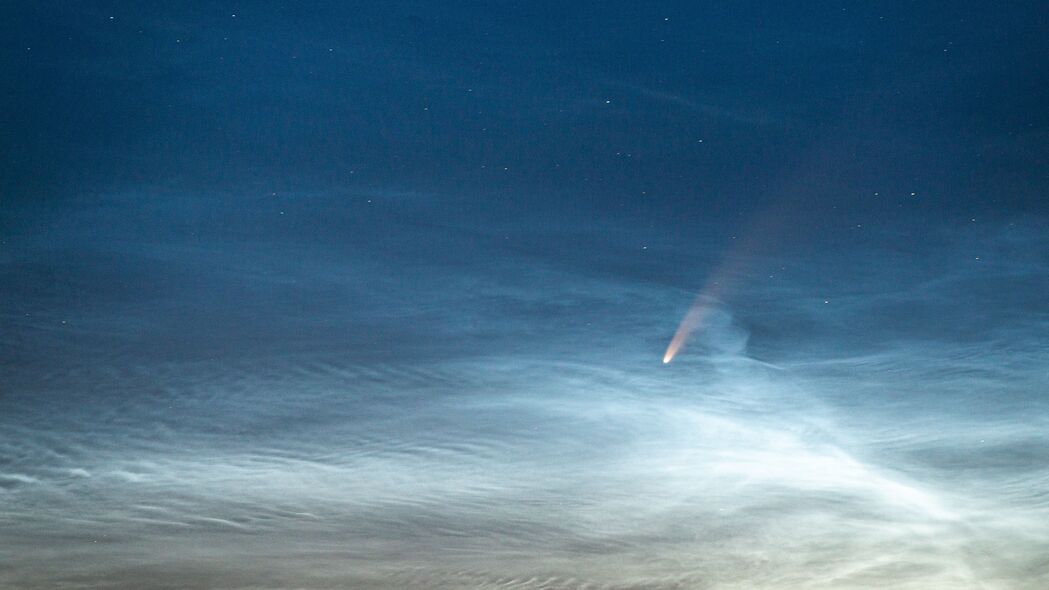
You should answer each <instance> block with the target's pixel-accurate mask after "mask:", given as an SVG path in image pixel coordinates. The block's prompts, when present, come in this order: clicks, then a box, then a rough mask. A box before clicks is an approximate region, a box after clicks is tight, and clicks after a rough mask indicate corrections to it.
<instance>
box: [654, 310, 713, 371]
mask: <svg viewBox="0 0 1049 590" xmlns="http://www.w3.org/2000/svg"><path fill="white" fill-rule="evenodd" d="M710 306H711V300H710V297H709V296H707V295H705V294H703V293H700V295H699V296H698V297H696V300H695V301H694V302H693V303H692V307H691V308H689V310H688V313H686V314H685V317H684V318H682V319H681V324H680V325H679V326H678V328H677V331H676V332H674V337H673V338H671V339H670V344H669V345H668V346H667V351H666V352H665V353H663V364H664V365H666V364H669V363H670V361H672V360H674V357H675V356H677V353H678V352H680V351H681V347H683V346H684V345H685V342H686V341H687V340H688V338H689V336H691V335H692V333H693V332H695V331H696V330H697V329H699V327H700V326H702V325H703V320H704V319H705V318H706V317H707V314H708V313H709V312H710Z"/></svg>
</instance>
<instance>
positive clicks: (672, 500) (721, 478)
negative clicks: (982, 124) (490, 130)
mask: <svg viewBox="0 0 1049 590" xmlns="http://www.w3.org/2000/svg"><path fill="white" fill-rule="evenodd" d="M157 203H160V204H161V205H159V206H158V205H157ZM376 205H384V207H383V208H377V207H376ZM13 215H20V216H21V217H19V218H18V219H17V223H14V222H11V219H12V217H11V216H13ZM453 217H454V216H452V215H446V216H444V217H442V215H440V214H436V213H434V212H433V211H428V210H425V206H423V205H420V204H419V203H417V202H414V201H413V199H412V198H411V196H410V195H403V194H393V193H388V192H382V191H379V192H371V193H368V194H354V195H343V196H340V197H338V198H335V197H331V196H325V197H319V196H302V195H299V196H278V197H266V198H261V197H260V198H250V199H249V198H236V199H234V198H220V197H216V198H209V199H204V198H201V197H183V196H172V195H165V196H164V197H163V198H158V197H157V196H156V195H137V194H133V195H121V196H112V197H106V198H100V199H98V200H93V201H90V202H84V203H79V204H73V205H70V204H68V203H67V204H66V205H65V206H63V207H62V208H61V209H60V210H58V211H57V212H56V211H51V210H47V209H25V210H23V211H21V212H19V213H11V214H9V216H8V222H9V223H8V225H9V227H17V228H19V229H18V232H17V233H16V234H13V235H11V237H10V238H9V239H11V240H13V241H17V243H18V244H20V248H19V249H17V250H12V249H9V250H7V251H6V253H5V255H4V258H3V260H2V265H0V280H2V282H3V284H4V285H5V287H4V290H3V297H4V300H3V309H4V317H3V322H4V325H5V330H4V340H3V344H2V358H3V363H4V364H3V372H4V383H5V384H4V394H3V397H2V398H0V559H2V562H3V563H5V565H4V566H3V567H2V568H0V584H2V585H4V586H5V587H12V588H15V587H18V588H54V587H64V588H128V587H136V588H231V589H232V588H239V589H246V588H303V589H322V588H522V589H525V588H559V589H560V588H563V589H569V588H580V589H581V588H624V589H626V588H651V589H663V588H665V589H670V588H777V589H781V588H870V587H875V586H877V587H892V588H915V589H928V588H936V589H953V588H958V589H971V588H986V589H998V588H1001V589H1006V588H1010V589H1012V588H1030V589H1036V588H1044V587H1046V585H1049V562H1047V558H1046V556H1047V555H1049V527H1046V526H1045V523H1046V522H1049V499H1047V490H1049V461H1047V459H1046V458H1047V457H1049V434H1047V433H1049V402H1047V400H1046V397H1045V385H1046V366H1047V365H1046V362H1045V361H1046V359H1047V358H1049V315H1047V312H1049V310H1047V308H1046V301H1045V293H1047V292H1049V282H1047V279H1046V277H1049V258H1047V256H1046V252H1049V240H1047V239H1046V237H1045V236H1046V235H1047V234H1046V233H1045V232H1044V231H1042V230H1044V228H1041V227H1036V226H1034V225H1032V224H1030V223H1027V224H1024V223H1019V222H1001V223H997V222H996V223H987V224H976V223H973V224H971V225H966V226H963V225H956V226H946V225H945V226H940V227H936V228H924V231H925V233H924V234H923V237H922V239H921V240H920V241H908V240H902V241H901V240H897V239H893V238H892V236H891V235H888V234H886V235H882V236H879V239H878V240H868V241H863V240H862V239H854V238H852V237H848V238H847V239H846V238H843V240H842V242H841V243H842V244H848V247H847V248H846V249H840V248H826V249H824V250H821V251H820V252H812V251H809V250H805V246H803V245H797V244H795V245H793V246H791V247H782V246H781V247H777V248H771V249H765V250H761V249H760V248H759V249H756V250H752V251H751V252H749V253H747V256H748V263H747V264H739V265H735V267H734V268H736V269H737V270H735V271H733V272H736V273H738V275H737V276H735V277H734V280H735V284H736V285H738V289H736V292H735V293H734V294H732V295H731V296H729V295H726V296H725V298H724V300H715V301H713V302H712V308H711V311H710V312H709V314H708V316H707V318H706V320H705V322H704V325H703V327H702V328H701V329H699V330H697V331H696V333H695V334H694V335H693V337H692V339H691V340H690V341H689V342H688V344H687V345H686V346H685V348H684V349H683V350H682V352H681V353H680V354H679V356H678V358H677V359H675V361H674V363H673V364H670V365H663V364H662V363H661V355H662V353H663V350H664V348H665V346H666V342H667V341H668V340H669V337H670V335H671V334H673V331H674V329H675V327H676V325H677V322H678V321H679V320H680V318H681V317H682V315H683V314H684V313H685V311H686V310H687V309H688V307H689V305H690V304H691V303H692V300H693V298H694V296H695V292H696V290H698V288H699V287H701V286H702V284H703V283H704V280H705V279H706V278H708V276H709V274H710V273H712V272H714V271H715V269H718V268H723V267H724V266H725V263H724V257H725V256H732V249H731V248H722V247H716V246H718V240H720V239H722V238H724V240H726V241H728V242H731V240H732V239H733V238H732V236H729V235H725V236H721V235H719V234H718V231H717V230H716V228H714V227H710V228H698V230H699V231H696V232H694V233H690V234H689V236H688V237H681V236H678V237H674V236H666V237H664V238H662V239H655V240H651V241H648V242H646V244H645V246H644V249H642V248H641V245H640V244H641V241H640V239H635V237H637V236H635V235H634V234H635V233H636V228H633V227H631V226H623V227H617V226H615V224H606V225H601V224H598V223H596V222H595V223H594V226H593V229H592V231H579V230H572V231H569V230H567V229H566V230H563V231H561V230H557V229H556V227H555V228H553V229H552V228H551V225H550V224H545V225H543V226H542V227H537V226H534V225H529V222H524V221H515V222H509V221H506V220H502V221H498V220H493V221H492V222H491V223H488V224H485V225H484V226H483V227H484V228H485V229H484V230H476V229H472V230H467V229H463V228H459V227H456V226H455V224H454V219H453ZM303 228H311V229H310V231H304V229H303ZM897 229H898V226H897ZM882 231H884V232H888V230H887V229H884V228H883V230H882ZM407 235H411V236H413V238H412V239H411V240H407V239H404V237H405V236H407ZM56 236H61V238H60V239H56ZM624 244H629V245H624ZM886 244H891V245H892V246H891V247H889V246H886ZM896 248H899V250H896ZM712 251H716V252H723V253H725V254H724V255H723V256H712V255H711V254H710V252H712ZM893 260H896V261H907V262H906V263H905V264H904V263H901V264H893V263H892V261H893ZM802 261H803V262H804V263H803V264H802ZM916 261H920V262H916Z"/></svg>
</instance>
